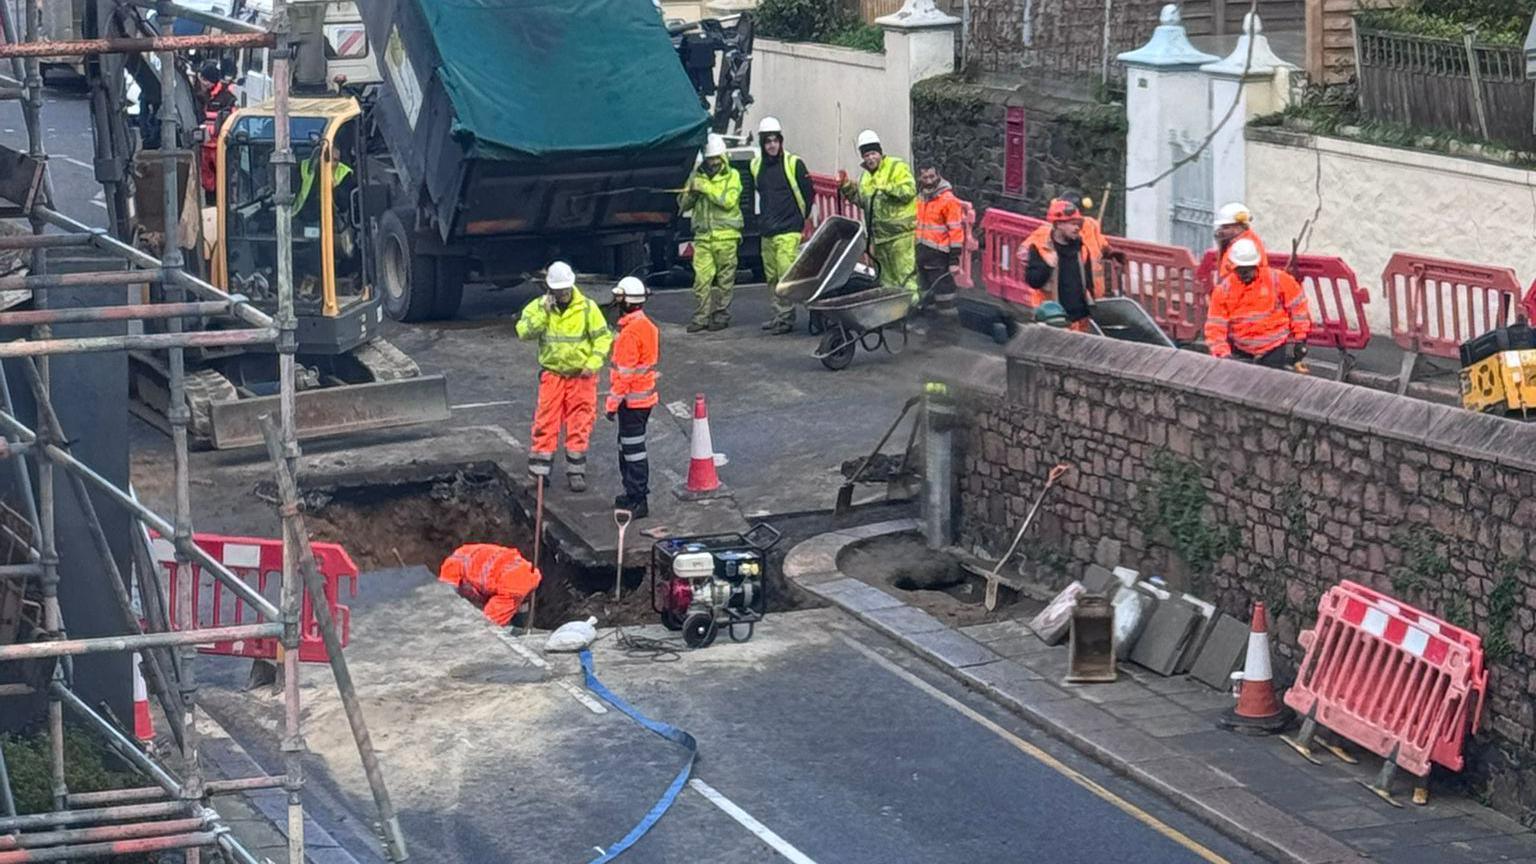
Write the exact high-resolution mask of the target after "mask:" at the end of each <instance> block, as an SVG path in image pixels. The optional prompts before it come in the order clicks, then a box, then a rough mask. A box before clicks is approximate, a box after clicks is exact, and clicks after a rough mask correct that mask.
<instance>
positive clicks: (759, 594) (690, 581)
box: [651, 522, 781, 648]
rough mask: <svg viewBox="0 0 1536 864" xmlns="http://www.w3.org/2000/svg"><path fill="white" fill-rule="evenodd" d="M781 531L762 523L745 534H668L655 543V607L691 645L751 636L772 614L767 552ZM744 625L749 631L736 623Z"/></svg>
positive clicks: (653, 604)
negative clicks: (725, 636)
mask: <svg viewBox="0 0 1536 864" xmlns="http://www.w3.org/2000/svg"><path fill="white" fill-rule="evenodd" d="M780 536H781V535H780V532H779V530H778V529H776V528H774V527H773V526H772V525H769V524H767V523H766V522H759V523H757V524H756V525H753V526H752V529H751V530H750V531H748V532H746V533H745V534H709V535H704V536H698V537H669V538H667V539H665V540H659V541H657V542H656V544H655V545H653V546H652V547H651V608H652V609H653V610H655V611H656V612H658V613H659V614H660V615H661V623H662V624H664V625H666V627H667V629H669V630H681V631H683V643H684V644H685V645H687V646H688V647H689V648H704V647H706V646H708V645H709V644H711V643H712V642H714V641H715V637H716V636H717V635H719V633H720V628H722V627H724V628H725V629H726V632H727V633H729V634H730V637H731V641H733V642H745V641H747V640H748V639H751V638H752V632H753V630H754V629H755V628H756V626H757V622H759V621H761V620H763V616H764V615H766V614H767V612H768V589H767V585H768V582H767V579H766V576H767V567H768V550H769V549H772V548H773V546H774V544H776V543H778V542H779V537H780ZM740 626H745V628H746V632H745V634H742V633H740V632H739V631H738V630H737V627H740Z"/></svg>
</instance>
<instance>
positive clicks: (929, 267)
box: [916, 161, 965, 315]
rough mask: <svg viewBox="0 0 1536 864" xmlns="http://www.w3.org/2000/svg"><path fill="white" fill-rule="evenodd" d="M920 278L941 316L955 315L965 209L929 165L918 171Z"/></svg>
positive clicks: (963, 248)
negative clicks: (956, 284) (956, 282)
mask: <svg viewBox="0 0 1536 864" xmlns="http://www.w3.org/2000/svg"><path fill="white" fill-rule="evenodd" d="M916 236H917V278H918V283H919V285H920V286H921V287H922V290H923V296H924V297H925V298H931V299H932V300H933V306H934V308H935V309H936V310H938V312H939V313H940V314H945V315H953V314H955V287H956V286H955V277H956V276H958V275H960V258H961V256H962V255H964V254H965V205H964V204H962V203H961V201H960V199H959V198H956V197H955V191H954V189H953V188H952V187H951V186H950V185H949V181H948V180H945V179H944V178H943V177H942V176H940V175H939V169H938V166H937V165H936V164H934V163H933V162H931V161H929V162H926V163H924V164H920V165H919V166H918V171H917V234H916Z"/></svg>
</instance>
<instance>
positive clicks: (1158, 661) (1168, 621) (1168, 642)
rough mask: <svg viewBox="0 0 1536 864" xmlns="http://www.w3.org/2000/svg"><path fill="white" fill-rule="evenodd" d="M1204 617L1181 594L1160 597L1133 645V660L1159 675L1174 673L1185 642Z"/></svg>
mask: <svg viewBox="0 0 1536 864" xmlns="http://www.w3.org/2000/svg"><path fill="white" fill-rule="evenodd" d="M1200 618H1201V615H1200V612H1199V610H1197V609H1196V608H1195V607H1194V606H1191V605H1190V604H1189V603H1187V602H1185V601H1184V600H1183V599H1182V598H1179V597H1170V598H1168V599H1167V600H1163V601H1160V602H1159V603H1158V604H1157V608H1156V609H1153V610H1152V617H1151V618H1150V619H1149V620H1148V621H1147V627H1146V629H1145V630H1143V631H1142V633H1141V638H1140V639H1137V640H1136V646H1135V647H1134V648H1132V649H1131V662H1132V663H1136V664H1137V665H1140V666H1144V667H1146V668H1147V669H1150V670H1152V671H1153V672H1156V673H1158V674H1159V675H1171V674H1173V669H1174V666H1176V665H1177V664H1178V662H1179V657H1180V656H1181V655H1182V654H1183V653H1184V646H1185V644H1186V643H1187V642H1188V641H1189V638H1190V635H1191V634H1192V633H1193V632H1194V629H1195V624H1196V622H1197V621H1199V620H1200Z"/></svg>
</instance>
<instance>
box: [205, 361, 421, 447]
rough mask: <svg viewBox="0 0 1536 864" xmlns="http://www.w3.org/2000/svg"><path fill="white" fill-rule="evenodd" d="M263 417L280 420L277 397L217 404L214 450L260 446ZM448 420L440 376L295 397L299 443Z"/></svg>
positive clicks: (325, 389)
mask: <svg viewBox="0 0 1536 864" xmlns="http://www.w3.org/2000/svg"><path fill="white" fill-rule="evenodd" d="M263 414H270V415H272V416H273V417H276V416H277V414H278V397H277V396H257V397H254V398H247V399H231V400H225V401H220V402H214V403H213V404H212V406H210V421H211V427H212V428H211V435H210V439H211V442H212V444H213V446H214V448H215V449H218V450H229V449H234V448H236V447H251V446H255V445H258V444H261V443H262V437H261V422H260V418H261V416H262V415H263ZM449 414H450V411H449V408H448V384H447V381H446V380H445V379H444V378H443V376H441V375H418V376H415V377H411V378H401V379H398V380H394V381H373V382H370V383H367V384H348V385H344V386H337V387H322V388H320V389H316V390H301V391H299V392H298V393H297V394H295V396H294V425H295V426H297V427H298V435H299V438H300V439H306V438H324V437H327V436H331V435H346V434H349V433H352V432H361V431H364V430H367V429H387V428H390V427H393V426H410V425H413V424H416V423H435V422H441V421H443V420H447V419H448V417H449Z"/></svg>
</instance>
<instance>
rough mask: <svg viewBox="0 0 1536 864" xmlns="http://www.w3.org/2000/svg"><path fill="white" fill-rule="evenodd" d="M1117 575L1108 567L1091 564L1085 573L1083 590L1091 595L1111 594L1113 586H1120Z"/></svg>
mask: <svg viewBox="0 0 1536 864" xmlns="http://www.w3.org/2000/svg"><path fill="white" fill-rule="evenodd" d="M1119 584H1120V583H1119V582H1118V581H1116V580H1115V574H1114V573H1111V572H1110V571H1109V568H1107V567H1100V566H1099V565H1097V564H1089V565H1088V567H1087V569H1085V570H1084V571H1083V590H1084V591H1085V592H1087V593H1089V594H1105V595H1107V594H1109V591H1110V588H1111V586H1118V585H1119Z"/></svg>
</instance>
